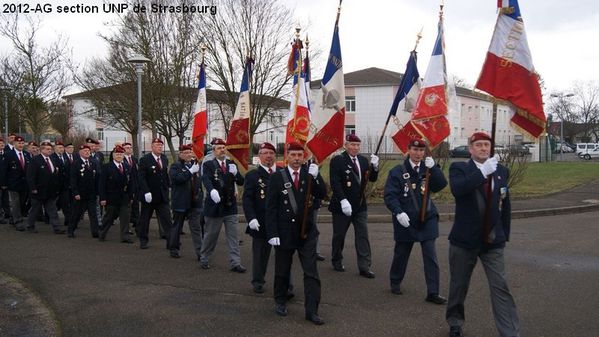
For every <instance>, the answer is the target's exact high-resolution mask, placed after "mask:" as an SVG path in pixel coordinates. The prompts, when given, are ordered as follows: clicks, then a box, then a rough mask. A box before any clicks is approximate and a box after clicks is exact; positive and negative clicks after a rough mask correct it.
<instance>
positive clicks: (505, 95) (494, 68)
mask: <svg viewBox="0 0 599 337" xmlns="http://www.w3.org/2000/svg"><path fill="white" fill-rule="evenodd" d="M506 3H508V1H498V5H499V6H500V7H501V11H500V13H499V16H498V17H497V23H496V24H495V32H494V34H493V38H492V39H491V45H490V46H489V50H488V52H487V57H486V59H485V63H484V65H483V69H482V71H481V74H480V77H479V79H478V81H477V82H476V86H475V87H476V88H477V89H480V90H483V91H485V92H487V93H489V94H490V95H493V96H495V97H496V98H500V99H505V100H507V101H509V102H511V103H512V104H513V105H515V106H516V108H517V111H516V113H515V115H514V116H513V117H512V119H511V121H512V123H514V124H515V125H516V126H518V127H519V128H521V129H522V130H524V131H526V132H527V133H529V134H530V135H531V136H533V137H535V138H538V137H539V136H540V135H541V133H543V130H544V129H545V124H546V122H547V120H546V118H545V113H544V112H543V100H542V97H541V87H540V85H539V77H538V75H537V74H536V73H535V71H534V66H533V65H532V57H531V56H530V49H529V48H528V40H527V39H526V31H525V30H524V23H523V21H522V17H521V15H520V8H519V6H518V2H517V1H516V0H510V1H509V5H507V4H506ZM507 6H509V7H507Z"/></svg>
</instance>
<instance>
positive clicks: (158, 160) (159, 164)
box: [156, 157, 162, 171]
mask: <svg viewBox="0 0 599 337" xmlns="http://www.w3.org/2000/svg"><path fill="white" fill-rule="evenodd" d="M161 161H162V160H160V157H158V159H156V164H158V169H159V170H161V171H162V163H160V162H161Z"/></svg>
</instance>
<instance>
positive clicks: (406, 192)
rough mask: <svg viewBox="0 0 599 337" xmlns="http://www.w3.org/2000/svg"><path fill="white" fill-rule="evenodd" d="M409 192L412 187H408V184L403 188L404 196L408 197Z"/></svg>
mask: <svg viewBox="0 0 599 337" xmlns="http://www.w3.org/2000/svg"><path fill="white" fill-rule="evenodd" d="M409 191H410V187H409V186H408V183H406V184H405V185H404V187H403V196H404V197H407V196H408V192H409Z"/></svg>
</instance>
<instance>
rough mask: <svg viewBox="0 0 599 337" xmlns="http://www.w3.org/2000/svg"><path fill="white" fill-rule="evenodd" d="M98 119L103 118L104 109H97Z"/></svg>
mask: <svg viewBox="0 0 599 337" xmlns="http://www.w3.org/2000/svg"><path fill="white" fill-rule="evenodd" d="M98 117H104V108H98Z"/></svg>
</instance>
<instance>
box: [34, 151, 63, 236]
mask: <svg viewBox="0 0 599 337" xmlns="http://www.w3.org/2000/svg"><path fill="white" fill-rule="evenodd" d="M51 153H52V144H50V142H43V143H42V144H41V146H40V154H38V155H37V156H35V157H33V158H32V159H31V163H30V164H29V166H28V167H27V185H28V187H29V195H30V197H31V209H30V210H29V216H28V217H27V231H28V232H31V233H37V230H36V229H35V220H36V218H37V215H38V214H39V213H40V212H41V210H42V207H43V208H44V210H45V211H46V214H47V215H48V218H49V219H50V225H52V228H53V229H54V233H55V234H64V233H65V230H64V229H61V228H60V223H59V222H58V211H57V210H56V199H57V198H58V193H59V192H60V188H61V187H60V185H61V183H62V179H63V178H62V172H61V168H60V166H59V165H58V163H57V162H56V161H54V160H53V159H52V158H50V154H51Z"/></svg>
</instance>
